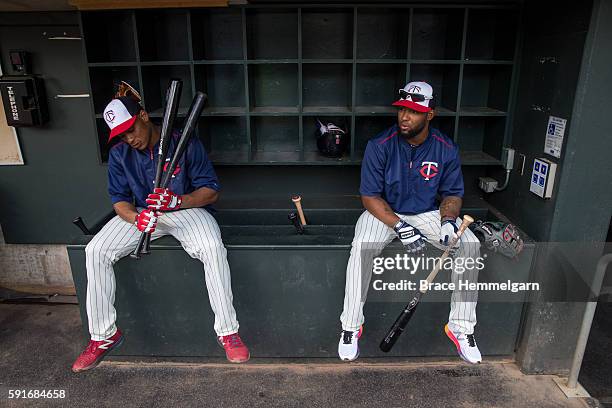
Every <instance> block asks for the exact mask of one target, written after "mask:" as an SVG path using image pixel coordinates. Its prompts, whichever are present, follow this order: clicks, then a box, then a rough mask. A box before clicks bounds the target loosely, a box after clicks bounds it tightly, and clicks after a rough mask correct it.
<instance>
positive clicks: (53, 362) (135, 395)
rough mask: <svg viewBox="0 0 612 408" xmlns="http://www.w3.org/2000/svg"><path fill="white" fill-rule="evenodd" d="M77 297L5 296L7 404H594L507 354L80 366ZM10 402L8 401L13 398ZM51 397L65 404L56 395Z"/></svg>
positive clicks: (1, 354)
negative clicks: (24, 300) (47, 396)
mask: <svg viewBox="0 0 612 408" xmlns="http://www.w3.org/2000/svg"><path fill="white" fill-rule="evenodd" d="M80 330H81V321H80V317H79V311H78V307H77V306H76V305H37V304H0V390H1V391H2V396H1V397H2V400H1V401H0V405H2V406H8V407H13V406H15V407H17V406H19V407H21V406H40V405H46V404H44V402H42V401H15V400H8V399H6V396H7V390H8V389H9V388H20V389H65V390H66V392H67V401H65V403H62V404H59V405H62V406H68V405H69V406H72V407H77V406H91V403H92V402H94V401H97V402H98V404H99V405H101V406H118V405H124V406H147V407H148V406H168V405H175V406H216V407H219V406H223V407H233V406H247V405H248V406H266V407H269V406H282V407H291V406H309V407H329V406H332V407H356V406H385V407H411V406H418V407H421V408H426V407H436V408H438V407H446V406H453V407H513V408H514V407H540V408H548V407H550V408H552V407H586V406H593V407H594V406H597V403H596V401H594V400H580V399H573V400H567V399H566V398H565V396H564V395H563V394H562V393H561V391H560V390H559V389H558V388H557V386H556V385H555V384H554V383H553V381H552V377H551V376H545V375H542V376H526V375H523V374H522V373H521V372H520V371H519V370H518V368H517V367H516V366H515V365H514V364H513V363H512V362H508V361H487V362H486V363H484V364H481V365H480V366H468V365H465V364H462V363H458V362H457V361H451V362H446V361H431V360H429V361H415V360H409V361H393V362H388V361H386V362H385V364H381V363H380V362H379V361H380V360H372V359H370V360H367V361H366V360H361V361H360V362H359V363H353V364H343V363H340V362H336V361H334V360H327V359H326V360H319V361H316V360H315V361H312V360H310V361H293V362H289V361H278V360H256V359H253V360H252V361H251V362H250V363H248V364H247V365H242V366H236V365H230V364H229V363H225V362H224V360H222V359H219V360H211V359H207V360H206V361H193V360H191V361H181V360H176V359H175V360H168V359H166V360H164V361H154V360H141V361H138V362H134V361H126V360H125V359H121V360H118V359H115V360H113V361H107V362H104V363H102V364H101V365H100V366H99V367H98V368H97V369H95V370H93V371H91V372H88V373H84V374H80V375H76V374H73V373H72V372H71V371H70V365H71V363H72V361H73V359H74V358H75V357H76V356H77V355H78V353H79V352H80V351H81V348H82V346H83V344H82V340H81V331H80ZM7 402H8V404H7ZM48 405H54V406H59V405H58V404H57V401H55V402H53V401H50V402H49V403H48Z"/></svg>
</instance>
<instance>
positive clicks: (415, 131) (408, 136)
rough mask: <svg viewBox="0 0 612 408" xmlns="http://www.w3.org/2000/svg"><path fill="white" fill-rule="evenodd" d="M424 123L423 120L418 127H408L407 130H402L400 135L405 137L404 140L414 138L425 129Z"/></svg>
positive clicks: (425, 123)
mask: <svg viewBox="0 0 612 408" xmlns="http://www.w3.org/2000/svg"><path fill="white" fill-rule="evenodd" d="M425 125H427V121H423V123H421V125H420V126H419V127H416V128H413V129H410V130H409V131H408V132H406V133H404V132H402V136H403V137H404V138H406V140H411V139H414V138H415V137H416V136H417V135H418V134H419V133H421V132H422V131H423V129H425Z"/></svg>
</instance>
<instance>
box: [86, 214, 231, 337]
mask: <svg viewBox="0 0 612 408" xmlns="http://www.w3.org/2000/svg"><path fill="white" fill-rule="evenodd" d="M140 235H141V232H140V231H138V229H137V228H136V227H135V226H134V225H133V224H130V223H129V222H126V221H124V220H123V219H122V218H120V217H119V216H115V217H114V218H113V219H112V220H110V221H109V222H108V223H107V224H106V225H105V226H104V227H103V228H102V229H101V230H100V232H98V233H97V234H96V235H95V236H94V237H93V239H92V240H91V241H90V242H89V244H88V245H87V247H86V248H85V254H86V266H87V302H86V307H87V317H88V320H89V333H90V334H91V339H92V340H96V341H100V340H104V339H107V338H109V337H111V336H112V335H114V334H115V332H116V331H117V327H116V325H115V320H116V318H117V313H116V311H115V308H114V306H113V304H114V302H115V273H114V271H113V264H115V262H117V261H118V260H119V259H120V258H122V257H124V256H126V255H128V254H130V253H131V252H133V251H134V249H135V248H136V245H137V243H138V239H139V238H140ZM164 235H172V236H174V237H175V238H176V239H178V240H179V241H180V242H181V245H182V246H183V248H184V249H185V251H186V252H187V253H188V254H189V255H190V256H191V257H192V258H196V259H199V260H200V261H202V263H203V264H204V273H205V278H206V288H207V289H208V298H209V299H210V305H211V308H212V310H213V312H214V314H215V324H214V329H215V332H216V333H217V335H218V336H226V335H228V334H232V333H236V332H237V331H238V321H237V320H236V311H235V310H234V306H233V305H232V300H233V296H232V287H231V281H230V268H229V264H228V263H227V250H226V249H225V247H224V246H223V242H222V241H221V232H220V230H219V226H218V224H217V221H216V220H215V219H214V218H213V216H212V215H210V214H209V213H208V211H206V210H205V209H203V208H189V209H185V210H180V211H175V212H167V213H164V214H163V215H161V216H160V217H159V218H158V221H157V227H156V229H155V231H154V232H153V234H152V235H151V239H152V240H154V239H157V238H160V237H162V236H164Z"/></svg>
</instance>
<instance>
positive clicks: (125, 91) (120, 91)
mask: <svg viewBox="0 0 612 408" xmlns="http://www.w3.org/2000/svg"><path fill="white" fill-rule="evenodd" d="M120 96H129V97H131V98H132V99H134V100H135V101H136V102H138V103H140V101H141V99H142V98H141V97H140V93H139V92H138V91H137V90H136V89H135V88H134V87H133V86H132V85H130V84H128V83H127V82H125V81H121V82H120V83H119V85H117V92H115V98H119V97H120Z"/></svg>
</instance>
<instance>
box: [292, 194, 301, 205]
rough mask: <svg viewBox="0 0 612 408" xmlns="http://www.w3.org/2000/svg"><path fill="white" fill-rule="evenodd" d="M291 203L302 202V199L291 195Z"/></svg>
mask: <svg viewBox="0 0 612 408" xmlns="http://www.w3.org/2000/svg"><path fill="white" fill-rule="evenodd" d="M291 201H293V202H294V203H297V202H299V201H302V197H301V196H299V195H297V194H296V195H293V196H291Z"/></svg>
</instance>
